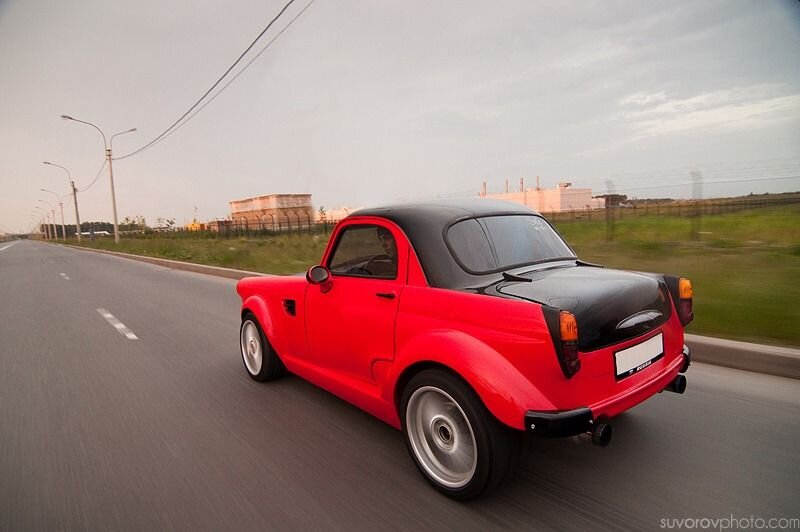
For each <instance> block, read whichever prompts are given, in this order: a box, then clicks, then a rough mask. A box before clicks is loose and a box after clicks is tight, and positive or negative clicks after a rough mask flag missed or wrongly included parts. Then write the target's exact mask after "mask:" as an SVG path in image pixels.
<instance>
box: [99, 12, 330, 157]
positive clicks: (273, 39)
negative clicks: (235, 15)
mask: <svg viewBox="0 0 800 532" xmlns="http://www.w3.org/2000/svg"><path fill="white" fill-rule="evenodd" d="M314 1H315V0H311V1H310V2H309V3H308V4H306V7H304V8H303V9H302V10H301V11H300V12H299V13H297V14H296V15H295V16H294V17H292V20H290V21H289V23H288V24H286V26H284V28H283V29H282V30H281V31H280V32H278V34H277V35H276V36H275V37H273V38H272V39H271V40H270V41H269V42H268V43H267V44H266V45H265V46H264V48H262V49H261V51H259V52H258V53H257V54H256V55H255V57H253V58H252V59H251V60H250V61H248V62H247V64H246V65H244V66H243V67H242V69H241V70H240V71H239V72H237V73H236V75H235V76H233V77H232V78H231V79H230V80H228V82H227V83H226V84H225V85H223V86H222V88H221V89H219V90H218V91H217V92H216V93H215V94H214V95H213V96H212V97H211V98H209V99H208V100H206V101H205V102H204V103H203V105H201V106H200V108H199V109H197V110H196V111H195V112H194V113H192V114H191V115H190V116H189V117H188V118H187V119H186V120H184V121H183V122H181V123H180V124H179V125H178V126H177V127H176V128H174V129H173V130H172V131H170V132H169V133H167V134H166V135H164V137H163V138H162V139H161V140H165V139H166V138H167V137H169V136H170V135H172V134H173V133H175V132H176V131H178V130H179V129H180V128H182V127H183V126H185V125H186V124H187V123H188V122H189V121H190V120H191V119H192V118H194V117H195V116H197V115H198V114H199V113H200V112H201V111H202V110H203V109H205V108H206V106H207V105H208V104H210V103H211V102H213V101H214V100H216V99H217V96H219V95H220V94H222V91H224V90H225V89H227V88H228V86H229V85H230V84H231V83H233V82H234V81H236V78H238V77H239V76H241V75H242V73H243V72H244V71H245V70H247V68H248V67H249V66H250V65H252V64H253V63H254V62H255V61H256V59H258V58H259V57H261V54H263V53H264V52H266V51H267V49H268V48H269V47H270V46H272V43H274V42H275V41H276V40H278V37H280V36H281V35H283V32H285V31H286V30H288V29H289V26H291V25H292V24H294V21H295V20H297V19H298V18H300V16H301V15H302V14H303V13H305V12H306V9H308V8H309V7H311V4H313V3H314ZM159 142H161V141H159ZM130 155H133V153H131V154H129V155H126V156H125V157H129V156H130ZM125 157H114V160H117V159H124V158H125Z"/></svg>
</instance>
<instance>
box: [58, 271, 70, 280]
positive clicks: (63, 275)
mask: <svg viewBox="0 0 800 532" xmlns="http://www.w3.org/2000/svg"><path fill="white" fill-rule="evenodd" d="M58 275H60V276H61V277H63V278H64V280H65V281H69V275H67V274H66V273H59V274H58Z"/></svg>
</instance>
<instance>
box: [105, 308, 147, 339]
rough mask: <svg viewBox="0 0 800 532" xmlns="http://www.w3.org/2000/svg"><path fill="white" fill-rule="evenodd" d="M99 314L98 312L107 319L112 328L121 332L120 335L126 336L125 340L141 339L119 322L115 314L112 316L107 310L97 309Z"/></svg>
mask: <svg viewBox="0 0 800 532" xmlns="http://www.w3.org/2000/svg"><path fill="white" fill-rule="evenodd" d="M97 312H98V314H100V315H101V316H103V317H104V318H105V319H106V321H107V322H108V323H110V324H111V326H112V327H114V328H115V329H116V330H117V331H119V333H120V334H121V335H123V336H125V338H127V339H128V340H138V339H139V338H138V337H137V336H136V335H135V334H133V331H132V330H130V329H128V328H127V327H126V326H125V324H124V323H122V322H121V321H119V320H118V319H117V318H116V317H114V315H113V314H111V313H110V312H109V311H107V310H106V309H104V308H99V309H97Z"/></svg>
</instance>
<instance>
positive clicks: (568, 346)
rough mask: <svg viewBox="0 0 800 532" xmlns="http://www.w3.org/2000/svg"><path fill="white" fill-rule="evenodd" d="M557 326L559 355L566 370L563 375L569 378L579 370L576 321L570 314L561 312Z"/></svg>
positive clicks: (564, 311)
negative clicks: (559, 341) (559, 332)
mask: <svg viewBox="0 0 800 532" xmlns="http://www.w3.org/2000/svg"><path fill="white" fill-rule="evenodd" d="M558 324H559V329H560V331H561V354H562V357H563V359H564V365H565V366H566V369H567V370H568V371H565V372H564V373H565V374H566V375H567V377H571V376H573V375H575V374H576V373H578V370H579V369H581V361H580V359H578V320H576V319H575V316H573V315H572V314H571V313H569V312H567V311H566V310H562V311H561V312H560V313H559V322H558Z"/></svg>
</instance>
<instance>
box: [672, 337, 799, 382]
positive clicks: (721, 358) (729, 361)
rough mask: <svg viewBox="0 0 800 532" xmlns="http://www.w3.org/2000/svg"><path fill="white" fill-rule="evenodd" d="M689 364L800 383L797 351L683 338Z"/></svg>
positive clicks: (729, 341) (760, 345) (745, 343)
mask: <svg viewBox="0 0 800 532" xmlns="http://www.w3.org/2000/svg"><path fill="white" fill-rule="evenodd" d="M685 340H686V345H688V346H689V347H690V348H691V349H692V360H693V361H695V362H705V363H707V364H714V365H716V366H725V367H728V368H735V369H743V370H746V371H755V372H757V373H766V374H767V375H777V376H779V377H788V378H790V379H800V349H792V348H789V347H776V346H771V345H762V344H751V343H748V342H737V341H734V340H723V339H721V338H710V337H708V336H697V335H695V334H687V335H686V336H685Z"/></svg>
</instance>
